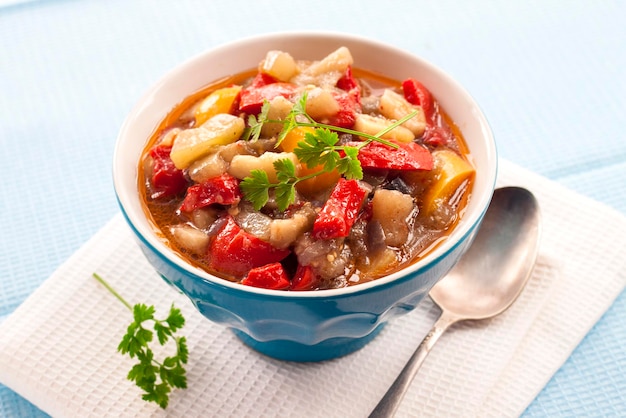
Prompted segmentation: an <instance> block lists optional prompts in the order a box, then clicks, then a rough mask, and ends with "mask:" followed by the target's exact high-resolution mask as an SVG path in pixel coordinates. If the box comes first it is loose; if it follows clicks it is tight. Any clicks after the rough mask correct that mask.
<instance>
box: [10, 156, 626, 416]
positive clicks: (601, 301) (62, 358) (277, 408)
mask: <svg viewBox="0 0 626 418" xmlns="http://www.w3.org/2000/svg"><path fill="white" fill-rule="evenodd" d="M498 184H499V185H500V186H503V185H521V186H525V187H527V188H529V189H530V190H531V191H532V192H533V193H535V195H536V196H537V198H538V199H539V202H540V205H541V210H542V214H543V236H542V243H541V250H540V256H539V262H538V264H537V266H536V268H535V271H534V273H533V277H532V278H531V281H530V282H529V284H528V287H527V288H526V290H525V291H524V293H523V294H522V295H521V296H520V298H519V299H518V300H517V302H516V303H515V304H514V305H513V306H512V307H511V309H509V310H508V311H506V312H505V313H504V314H502V315H501V316H499V317H497V318H495V319H493V320H491V321H483V322H474V323H462V324H458V325H456V326H454V327H452V328H451V329H450V330H449V331H448V333H446V334H445V335H444V336H443V337H442V338H441V340H440V341H439V342H438V343H437V345H436V346H435V348H434V349H433V351H432V352H431V354H430V355H429V357H428V358H427V359H426V361H425V363H424V365H423V366H422V368H421V370H420V371H419V373H418V376H417V377H416V379H415V381H414V383H413V385H412V387H411V389H410V390H409V392H408V393H407V395H406V398H405V400H404V402H403V404H402V406H401V407H400V409H399V411H398V414H397V416H399V417H403V416H438V417H440V416H446V417H447V416H458V417H469V416H479V417H488V416H493V417H500V416H515V415H519V414H521V413H522V412H523V411H524V409H525V408H526V406H527V405H528V404H529V403H530V402H531V401H532V400H533V399H534V397H535V396H536V394H537V393H538V392H539V391H540V390H541V389H542V388H543V387H544V385H545V384H546V383H547V381H548V380H549V379H550V377H551V376H552V375H553V373H554V372H555V371H556V370H557V369H558V368H559V367H560V366H561V365H562V364H563V362H564V361H565V360H566V359H567V357H568V356H569V355H570V353H571V352H572V350H573V349H574V348H575V347H576V345H577V344H578V343H579V342H580V340H581V339H582V338H583V337H584V335H585V334H586V333H587V332H588V331H589V329H590V328H591V327H592V326H593V324H594V323H595V322H596V321H597V320H598V319H599V317H600V316H601V315H602V314H603V313H604V312H605V310H606V309H607V308H608V307H609V306H610V305H611V303H612V302H613V300H614V299H615V298H616V297H617V295H618V294H619V292H620V291H621V290H622V289H623V288H624V286H625V284H626V275H625V273H624V272H625V271H626V257H624V254H626V218H624V217H623V216H622V215H621V214H619V213H617V212H616V211H614V210H611V209H609V208H607V207H606V206H603V205H601V204H599V203H597V202H595V201H592V200H590V199H588V198H585V197H582V196H580V195H577V194H575V193H573V192H571V191H568V190H566V189H564V188H563V187H561V186H559V185H557V184H555V183H553V182H550V181H548V180H546V179H544V178H541V177H539V176H537V175H535V174H533V173H530V172H528V171H526V170H524V169H522V168H520V167H517V166H515V165H513V164H511V163H509V162H506V161H501V166H500V175H499V181H498ZM92 272H98V273H99V274H100V275H102V276H104V277H105V278H106V279H107V280H108V281H109V282H110V283H111V284H112V286H113V287H114V288H116V290H117V291H118V292H119V293H121V294H122V295H123V296H124V297H125V298H126V299H127V300H128V301H130V302H131V303H137V302H145V303H147V304H154V305H156V307H157V313H159V312H161V313H165V312H167V310H168V308H169V306H170V304H171V303H172V302H175V304H176V305H177V306H178V307H181V308H182V310H183V313H184V315H185V316H186V318H187V325H186V326H185V328H184V329H183V334H185V335H186V336H187V339H188V343H189V348H190V358H189V363H188V367H187V370H188V383H189V388H188V389H186V390H176V391H175V392H173V394H172V395H171V399H170V405H169V407H168V409H167V410H165V411H164V410H161V409H160V408H159V407H157V406H156V405H154V404H152V403H146V402H144V401H142V400H141V399H140V390H139V389H138V388H136V387H135V386H134V385H133V384H132V383H131V382H129V381H127V380H126V374H127V372H128V370H129V369H130V367H131V366H132V364H133V361H132V360H130V359H128V358H126V357H124V356H122V355H120V354H118V353H117V352H116V347H117V344H118V342H119V340H120V339H121V336H122V335H123V334H124V333H125V329H126V326H127V325H128V324H129V323H130V321H131V316H130V313H129V312H128V311H127V310H126V308H125V307H124V306H123V305H121V304H120V302H119V301H118V300H117V299H115V298H114V297H113V296H111V294H109V292H108V291H107V290H105V289H104V288H103V287H102V286H101V285H100V284H99V283H97V282H96V281H95V280H94V279H93V278H92V277H91V274H92ZM437 315H438V310H437V308H436V307H435V306H434V305H433V304H432V303H431V302H430V301H428V300H427V301H425V302H424V303H423V304H422V305H420V306H419V307H418V308H417V309H416V310H415V311H413V312H411V313H410V314H408V315H405V316H404V317H402V318H398V319H396V320H394V321H393V322H391V323H390V324H388V325H387V326H386V327H385V328H384V330H383V331H382V332H381V334H380V335H379V336H378V337H377V338H376V339H375V340H374V341H373V342H372V343H370V344H369V345H367V346H366V347H365V348H363V349H362V350H360V351H358V352H356V353H353V354H351V355H348V356H346V357H343V358H340V359H336V360H331V361H326V362H321V363H291V362H282V361H278V360H274V359H271V358H268V357H265V356H262V355H260V354H258V353H256V352H255V351H253V350H251V349H249V348H248V347H246V346H244V345H243V344H242V343H241V342H240V341H239V340H238V339H237V338H236V337H235V336H234V335H233V334H232V333H231V332H230V331H228V330H227V329H225V328H223V327H222V326H220V325H216V324H213V323H211V322H209V321H208V320H206V319H204V317H202V316H201V315H200V314H199V313H197V312H196V311H195V309H194V308H193V306H192V305H191V303H190V302H188V301H187V300H186V298H185V297H183V296H182V295H180V294H178V293H176V292H175V291H174V290H172V289H171V288H170V287H169V286H167V285H166V284H165V283H164V282H162V281H161V279H160V278H159V277H158V276H157V275H156V274H155V273H154V271H153V270H152V268H151V267H150V265H149V264H148V263H147V262H146V261H145V260H144V257H143V255H142V254H141V252H140V251H139V249H138V247H137V245H136V244H135V242H134V239H133V238H132V236H131V232H130V230H129V229H128V227H127V226H126V224H125V222H124V220H123V219H122V217H121V216H120V215H118V216H116V217H115V218H114V219H113V220H111V221H110V222H109V223H108V224H107V225H106V226H105V227H104V228H103V229H102V230H101V231H100V232H98V234H96V235H95V236H94V237H93V238H92V239H91V240H90V241H89V242H88V243H87V244H85V245H84V246H83V248H81V249H80V250H79V251H78V252H77V253H76V254H74V255H73V256H72V257H71V258H70V259H69V260H68V261H67V262H66V263H65V264H63V265H62V266H61V267H59V269H58V270H57V271H56V272H55V273H54V274H53V275H52V276H51V277H50V278H49V279H48V280H46V281H45V282H44V284H43V285H42V286H41V287H40V288H39V289H37V291H35V292H34V293H33V294H32V295H31V296H30V297H29V298H28V299H27V300H26V301H25V302H24V303H23V304H22V305H21V306H20V307H19V308H18V309H16V311H15V312H14V313H13V314H12V315H11V316H10V317H9V318H7V319H6V320H5V321H4V322H3V323H2V324H1V325H0V381H1V382H2V383H3V384H5V385H7V386H9V387H10V388H12V389H13V390H15V391H16V392H18V393H20V394H21V395H22V396H24V397H25V398H27V399H28V400H30V401H31V402H33V403H34V404H35V405H37V406H38V407H39V408H41V409H42V410H44V411H46V412H47V413H49V414H51V415H53V416H59V417H76V416H81V417H88V416H97V417H106V416H110V417H120V416H124V417H126V416H142V417H143V416H180V417H189V416H220V417H225V416H236V417H243V416H281V417H303V416H307V417H365V416H367V415H368V413H369V412H370V411H371V409H372V408H373V407H374V406H375V405H376V403H377V402H378V400H379V399H380V398H381V397H382V395H383V394H384V392H385V391H386V389H387V387H388V386H389V385H390V384H391V382H392V381H393V380H394V379H395V377H396V375H397V374H398V372H399V371H400V370H401V369H402V367H403V365H404V363H405V362H406V360H407V359H408V357H409V356H410V355H411V353H412V352H413V351H414V349H415V348H416V347H417V346H418V344H419V342H420V341H421V339H422V338H423V337H424V335H425V334H426V333H427V332H428V330H429V328H430V327H431V325H432V324H433V322H434V320H435V318H436V316H437Z"/></svg>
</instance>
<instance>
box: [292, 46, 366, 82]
mask: <svg viewBox="0 0 626 418" xmlns="http://www.w3.org/2000/svg"><path fill="white" fill-rule="evenodd" d="M353 62H354V60H353V59H352V54H351V53H350V50H349V49H348V48H346V47H345V46H342V47H340V48H338V49H337V50H335V51H333V52H331V53H330V54H328V55H327V56H326V57H324V58H323V59H322V60H320V61H316V62H314V63H313V64H311V65H310V66H309V67H307V68H306V69H305V70H304V72H306V73H307V74H310V75H313V76H318V75H320V74H324V73H329V72H339V73H341V74H343V73H344V72H345V71H346V69H347V68H348V66H351V65H352V64H353Z"/></svg>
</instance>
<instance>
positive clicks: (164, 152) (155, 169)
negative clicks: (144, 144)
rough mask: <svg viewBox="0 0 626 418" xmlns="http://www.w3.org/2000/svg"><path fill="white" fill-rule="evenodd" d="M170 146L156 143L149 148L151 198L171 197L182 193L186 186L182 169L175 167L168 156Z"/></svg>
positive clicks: (170, 149)
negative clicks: (150, 159) (150, 158)
mask: <svg viewBox="0 0 626 418" xmlns="http://www.w3.org/2000/svg"><path fill="white" fill-rule="evenodd" d="M170 151H172V147H168V146H164V145H157V146H155V147H153V148H152V149H151V150H150V156H151V157H152V177H151V179H150V183H151V186H152V194H151V195H150V197H151V198H152V199H159V198H162V197H172V196H176V195H177V194H179V193H182V192H183V191H184V190H185V188H186V187H187V179H185V175H184V174H183V171H182V170H179V169H177V168H176V166H175V165H174V163H173V162H172V159H171V158H170Z"/></svg>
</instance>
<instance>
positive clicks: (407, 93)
mask: <svg viewBox="0 0 626 418" xmlns="http://www.w3.org/2000/svg"><path fill="white" fill-rule="evenodd" d="M402 92H403V93H404V98H405V99H406V100H407V101H408V102H409V103H411V104H414V105H417V106H421V107H422V109H423V110H424V115H425V116H426V119H428V120H430V119H432V116H433V112H434V110H435V107H434V104H433V96H432V94H430V91H429V90H428V89H427V88H426V87H425V86H424V85H423V84H422V83H420V82H419V81H417V80H414V79H412V78H407V79H406V80H404V81H403V82H402Z"/></svg>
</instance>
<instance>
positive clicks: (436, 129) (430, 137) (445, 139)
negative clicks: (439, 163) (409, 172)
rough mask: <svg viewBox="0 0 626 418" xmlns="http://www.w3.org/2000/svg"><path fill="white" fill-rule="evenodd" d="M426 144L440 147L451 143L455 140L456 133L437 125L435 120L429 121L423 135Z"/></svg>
mask: <svg viewBox="0 0 626 418" xmlns="http://www.w3.org/2000/svg"><path fill="white" fill-rule="evenodd" d="M422 139H423V141H424V144H426V145H430V146H433V147H438V146H442V145H446V144H448V143H450V141H453V140H454V134H453V133H452V132H451V131H450V129H446V128H443V127H441V126H437V125H435V123H434V122H428V123H427V124H426V130H425V131H424V136H423V137H422Z"/></svg>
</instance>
